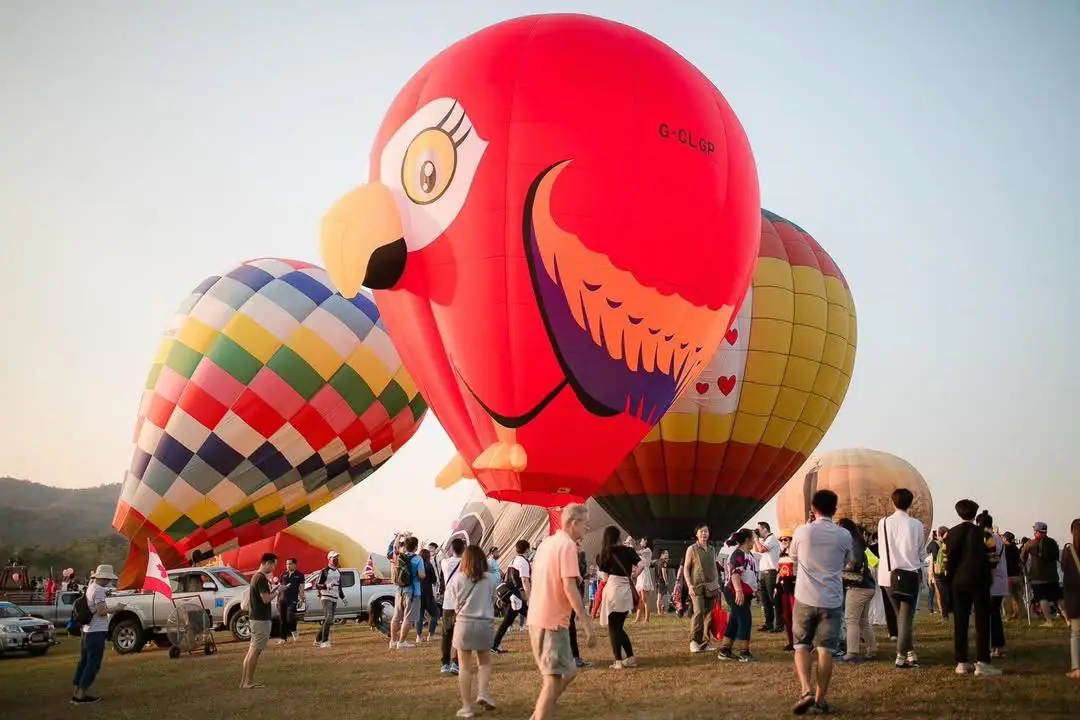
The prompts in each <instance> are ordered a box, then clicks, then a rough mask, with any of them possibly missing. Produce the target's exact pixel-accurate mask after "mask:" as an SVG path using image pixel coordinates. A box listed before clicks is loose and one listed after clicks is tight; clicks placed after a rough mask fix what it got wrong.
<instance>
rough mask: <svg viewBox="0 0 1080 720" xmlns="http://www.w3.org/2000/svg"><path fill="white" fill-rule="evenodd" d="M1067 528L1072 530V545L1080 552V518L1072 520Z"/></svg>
mask: <svg viewBox="0 0 1080 720" xmlns="http://www.w3.org/2000/svg"><path fill="white" fill-rule="evenodd" d="M1069 529H1070V530H1072V546H1073V548H1075V549H1076V552H1078V553H1080V518H1076V519H1075V520H1073V521H1072V525H1070V526H1069Z"/></svg>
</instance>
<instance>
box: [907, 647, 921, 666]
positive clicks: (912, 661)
mask: <svg viewBox="0 0 1080 720" xmlns="http://www.w3.org/2000/svg"><path fill="white" fill-rule="evenodd" d="M907 664H908V665H911V666H915V665H918V664H919V656H918V655H916V654H915V651H914V650H908V654H907Z"/></svg>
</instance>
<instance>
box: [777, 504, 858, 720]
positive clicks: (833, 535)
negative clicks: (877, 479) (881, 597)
mask: <svg viewBox="0 0 1080 720" xmlns="http://www.w3.org/2000/svg"><path fill="white" fill-rule="evenodd" d="M836 503H837V498H836V493H834V492H833V491H832V490H818V491H817V492H816V493H814V497H813V499H812V500H811V501H810V507H811V510H812V512H813V516H814V521H813V522H812V523H810V524H809V525H801V526H799V527H798V528H796V530H795V534H794V536H793V537H792V539H791V550H790V551H789V553H790V555H791V558H792V559H793V560H794V562H795V564H796V570H795V608H794V610H793V611H792V625H793V627H792V635H793V636H794V639H795V674H796V675H797V676H798V678H799V682H800V683H801V684H802V695H801V696H800V697H799V701H798V702H797V703H796V704H795V708H794V713H795V714H796V715H803V714H805V713H806V711H807V710H809V709H810V708H811V707H815V708H817V710H818V711H819V712H822V713H828V712H831V708H830V707H829V704H828V703H827V702H826V701H825V695H826V694H827V693H828V692H829V681H830V680H831V679H832V669H833V648H834V647H835V646H836V643H837V640H838V639H839V637H840V620H841V617H842V615H843V612H844V611H843V605H844V580H843V574H844V568H845V567H846V566H847V564H848V563H849V562H851V558H852V546H853V544H854V542H853V540H852V537H851V533H849V532H848V531H847V530H844V529H843V528H842V527H840V526H838V525H837V524H836V523H834V522H833V515H835V514H836ZM848 631H849V632H855V631H857V628H849V629H848ZM811 647H813V648H815V649H816V651H817V661H818V664H817V673H816V676H815V678H814V679H816V680H817V687H816V688H815V687H814V684H813V683H812V682H811V676H810V665H811V662H812V661H811V657H810V649H811Z"/></svg>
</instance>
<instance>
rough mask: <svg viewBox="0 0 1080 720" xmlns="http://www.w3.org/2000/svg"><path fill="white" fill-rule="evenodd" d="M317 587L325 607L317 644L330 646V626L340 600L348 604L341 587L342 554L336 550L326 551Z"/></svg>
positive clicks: (332, 625)
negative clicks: (324, 562)
mask: <svg viewBox="0 0 1080 720" xmlns="http://www.w3.org/2000/svg"><path fill="white" fill-rule="evenodd" d="M315 589H316V590H318V591H319V602H321V603H322V608H323V623H322V628H321V629H320V630H319V634H318V635H316V636H315V645H316V646H317V647H321V648H328V647H330V628H332V627H334V613H335V612H336V611H337V604H338V600H340V601H341V603H342V605H348V603H347V602H346V601H345V591H344V590H343V589H342V587H341V555H340V554H339V553H338V552H337V551H336V550H331V551H330V552H328V553H326V567H324V568H323V569H322V572H320V573H319V579H318V581H317V582H316V583H315Z"/></svg>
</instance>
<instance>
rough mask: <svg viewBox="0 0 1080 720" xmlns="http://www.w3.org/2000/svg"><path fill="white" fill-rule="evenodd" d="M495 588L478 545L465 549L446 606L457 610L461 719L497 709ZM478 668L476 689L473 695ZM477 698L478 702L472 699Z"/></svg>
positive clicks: (456, 631) (455, 622)
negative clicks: (493, 684) (493, 680)
mask: <svg viewBox="0 0 1080 720" xmlns="http://www.w3.org/2000/svg"><path fill="white" fill-rule="evenodd" d="M494 590H495V588H494V587H493V586H492V582H491V575H489V574H488V564H487V558H486V557H484V551H483V550H481V549H480V547H479V546H477V545H470V546H469V547H467V548H465V554H464V555H463V556H462V558H461V567H460V569H459V570H458V572H457V573H455V574H454V577H453V579H452V580H451V581H450V582H449V583H448V584H447V586H446V595H445V596H444V598H443V607H444V608H452V609H453V610H454V639H453V645H454V649H455V650H457V654H458V664H459V667H460V673H459V675H458V689H459V690H460V691H461V709H460V710H458V711H457V717H459V718H471V717H475V716H476V712H477V708H478V707H479V708H481V709H484V710H494V709H495V701H494V700H492V699H491V670H492V668H491V652H490V651H491V645H492V642H493V641H494V640H495V628H494V626H493V625H492V623H494V622H495V605H494V603H493V601H492V597H493V594H494ZM474 668H475V669H476V670H475V672H476V675H477V680H478V682H477V685H478V687H477V690H476V695H475V696H474V695H473V694H472V693H473V672H474ZM474 697H475V702H474V701H473V698H474Z"/></svg>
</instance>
